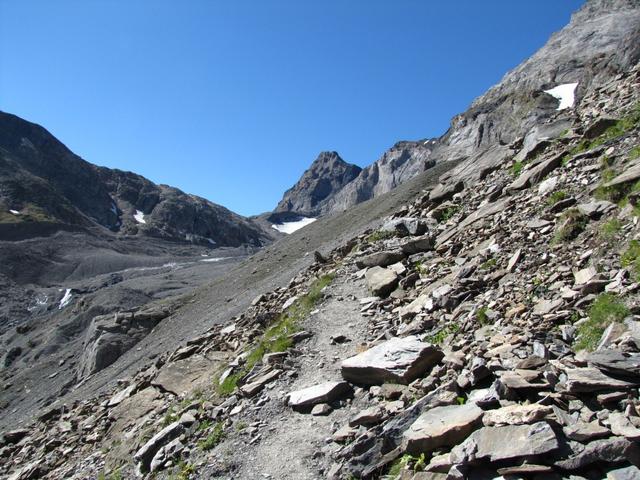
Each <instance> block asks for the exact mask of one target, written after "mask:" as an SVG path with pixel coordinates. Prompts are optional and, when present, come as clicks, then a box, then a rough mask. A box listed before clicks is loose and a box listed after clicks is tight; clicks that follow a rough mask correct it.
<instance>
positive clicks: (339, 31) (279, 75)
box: [0, 0, 583, 215]
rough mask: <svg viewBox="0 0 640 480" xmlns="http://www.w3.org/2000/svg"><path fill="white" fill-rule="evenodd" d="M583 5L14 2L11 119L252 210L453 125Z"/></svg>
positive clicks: (9, 1)
mask: <svg viewBox="0 0 640 480" xmlns="http://www.w3.org/2000/svg"><path fill="white" fill-rule="evenodd" d="M582 3H583V1H582V0H562V1H558V0H530V1H514V0H490V1H478V0H459V1H455V2H450V1H435V0H432V1H427V0H385V1H383V0H348V1H347V0H322V1H311V0H309V1H302V0H273V1H269V0H253V1H245V0H227V1H224V2H223V1H216V0H189V1H178V0H174V1H167V0H135V1H134V0H119V1H117V0H55V1H53V0H39V1H36V0H0V109H1V110H4V111H7V112H11V113H14V114H16V115H19V116H21V117H23V118H25V119H27V120H30V121H33V122H36V123H39V124H41V125H43V126H44V127H45V128H47V129H48V130H49V131H51V132H52V133H53V134H54V135H55V136H56V137H58V138H59V139H60V140H61V141H62V142H63V143H65V144H66V145H67V146H68V147H69V148H70V149H71V150H73V151H74V152H75V153H77V154H78V155H80V156H82V157H83V158H84V159H86V160H88V161H90V162H92V163H96V164H98V165H105V166H108V167H114V168H120V169H123V170H131V171H134V172H136V173H140V174H142V175H144V176H146V177H148V178H150V179H151V180H153V181H155V182H158V183H167V184H170V185H173V186H176V187H178V188H181V189H182V190H184V191H186V192H189V193H194V194H197V195H201V196H203V197H206V198H208V199H210V200H212V201H214V202H216V203H220V204H222V205H225V206H226V207H228V208H230V209H232V210H234V211H237V212H239V213H242V214H245V215H250V214H257V213H260V212H263V211H266V210H271V209H272V208H273V207H275V205H276V203H277V202H278V200H279V199H280V198H281V196H282V193H283V192H284V191H285V190H286V189H287V188H289V187H290V186H291V185H293V184H294V183H295V182H296V181H297V179H298V178H299V176H300V175H301V173H302V172H303V171H304V170H305V169H306V168H307V167H308V165H309V164H310V163H311V162H312V161H313V160H314V159H315V157H316V156H317V154H318V153H319V152H320V151H322V150H337V151H338V152H339V153H340V155H341V156H342V157H343V158H344V159H345V160H346V161H348V162H352V163H356V164H358V165H361V166H365V165H368V164H370V163H371V162H373V161H375V160H376V159H377V158H378V157H380V155H381V154H382V153H383V152H384V150H385V149H387V148H388V147H390V146H391V145H392V144H393V143H395V142H396V141H397V140H403V139H420V138H425V137H435V136H439V135H441V134H442V133H444V132H445V131H446V129H447V127H448V124H449V119H450V118H451V117H452V116H453V115H454V114H456V113H459V112H462V111H464V110H465V109H466V108H467V106H468V105H469V103H470V102H471V101H472V100H473V98H475V97H476V96H478V95H480V94H482V93H483V92H484V91H485V90H486V89H487V88H488V87H490V86H491V85H493V84H494V83H496V82H497V81H499V80H500V78H501V77H502V76H503V74H504V73H506V71H508V70H509V69H511V68H513V67H515V66H516V65H517V64H518V63H520V62H521V61H522V60H524V59H525V58H527V57H528V56H529V55H531V54H532V53H533V52H535V51H536V50H537V49H538V48H539V47H541V46H542V45H543V44H544V42H545V41H546V40H547V38H548V37H549V35H550V34H551V33H552V32H554V31H557V30H559V29H560V28H562V26H564V25H565V24H566V23H567V22H568V21H569V16H570V14H571V13H572V12H573V11H575V10H576V9H577V8H578V7H579V6H580V5H581V4H582Z"/></svg>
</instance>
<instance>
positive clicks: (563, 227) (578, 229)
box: [553, 208, 588, 243]
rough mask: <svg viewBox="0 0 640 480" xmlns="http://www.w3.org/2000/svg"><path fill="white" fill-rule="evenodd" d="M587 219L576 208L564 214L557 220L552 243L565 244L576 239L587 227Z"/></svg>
mask: <svg viewBox="0 0 640 480" xmlns="http://www.w3.org/2000/svg"><path fill="white" fill-rule="evenodd" d="M587 222H588V219H587V217H586V216H585V215H583V214H582V213H580V211H579V210H578V209H577V208H572V209H570V210H567V211H566V212H564V213H563V214H562V215H561V216H560V219H559V220H558V228H557V230H556V233H555V236H554V238H553V241H554V243H559V242H566V241H569V240H573V239H574V238H576V237H577V236H578V235H580V233H582V231H583V230H584V229H585V227H586V226H587Z"/></svg>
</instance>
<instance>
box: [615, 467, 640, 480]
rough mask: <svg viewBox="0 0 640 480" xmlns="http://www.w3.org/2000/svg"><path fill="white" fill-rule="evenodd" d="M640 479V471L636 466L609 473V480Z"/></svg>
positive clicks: (617, 469)
mask: <svg viewBox="0 0 640 480" xmlns="http://www.w3.org/2000/svg"><path fill="white" fill-rule="evenodd" d="M638 478H640V469H639V468H638V467H636V466H634V465H631V466H629V467H623V468H616V469H615V470H610V471H609V472H607V480H638Z"/></svg>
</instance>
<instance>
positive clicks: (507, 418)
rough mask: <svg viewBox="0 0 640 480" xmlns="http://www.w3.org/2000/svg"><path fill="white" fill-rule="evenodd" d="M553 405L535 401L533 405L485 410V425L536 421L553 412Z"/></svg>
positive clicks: (523, 423) (483, 421)
mask: <svg viewBox="0 0 640 480" xmlns="http://www.w3.org/2000/svg"><path fill="white" fill-rule="evenodd" d="M551 412H552V409H551V407H547V406H545V405H540V404H537V403H533V404H531V405H509V406H507V407H502V408H498V409H497V410H489V411H487V412H485V415H484V417H483V419H482V423H483V424H484V425H485V426H500V425H526V424H531V423H536V422H538V421H540V420H542V419H544V418H545V417H546V416H547V415H549V414H551Z"/></svg>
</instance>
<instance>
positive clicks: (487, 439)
mask: <svg viewBox="0 0 640 480" xmlns="http://www.w3.org/2000/svg"><path fill="white" fill-rule="evenodd" d="M559 446H560V445H559V443H558V439H557V437H556V434H555V432H554V431H553V430H552V429H551V427H550V426H549V424H548V423H546V422H538V423H534V424H533V425H515V426H511V425H510V426H505V427H484V428H481V429H480V430H477V431H475V432H474V433H472V434H471V436H470V437H469V438H467V439H466V440H465V441H464V443H462V444H460V445H458V446H457V447H455V448H454V449H453V450H452V451H451V460H452V461H453V463H455V464H469V463H475V462H477V461H483V460H489V461H491V462H499V461H502V460H515V459H528V458H531V457H536V456H538V455H544V454H548V453H551V452H553V451H555V450H557V449H558V448H559Z"/></svg>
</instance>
